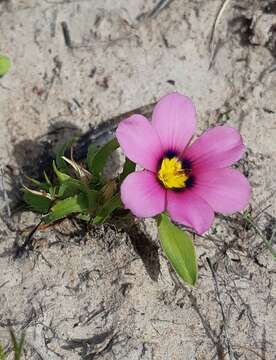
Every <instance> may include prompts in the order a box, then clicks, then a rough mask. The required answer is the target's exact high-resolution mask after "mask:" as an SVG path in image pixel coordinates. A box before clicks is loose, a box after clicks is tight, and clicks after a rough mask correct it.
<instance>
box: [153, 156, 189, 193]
mask: <svg viewBox="0 0 276 360" xmlns="http://www.w3.org/2000/svg"><path fill="white" fill-rule="evenodd" d="M188 178H189V177H188V175H187V174H186V172H185V169H183V166H182V162H181V161H180V160H179V159H178V158H177V157H176V156H174V157H173V158H171V159H169V158H164V159H163V160H162V163H161V167H160V170H159V171H158V179H159V180H160V181H161V183H162V184H163V185H164V187H165V188H167V189H182V188H184V187H185V186H186V181H187V180H188Z"/></svg>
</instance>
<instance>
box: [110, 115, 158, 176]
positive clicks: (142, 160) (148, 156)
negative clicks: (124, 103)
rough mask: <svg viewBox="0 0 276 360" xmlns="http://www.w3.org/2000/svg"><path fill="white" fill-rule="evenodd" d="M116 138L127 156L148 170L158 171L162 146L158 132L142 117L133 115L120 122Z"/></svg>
mask: <svg viewBox="0 0 276 360" xmlns="http://www.w3.org/2000/svg"><path fill="white" fill-rule="evenodd" d="M116 137H117V139H118V141H119V144H120V146H121V148H122V149H123V152H124V153H125V155H126V156H127V157H128V158H129V159H130V160H132V161H134V162H135V163H137V164H139V165H141V166H142V167H144V168H145V169H147V170H151V171H154V172H155V171H157V167H158V162H159V161H160V158H161V157H162V154H163V151H162V146H161V143H160V140H159V137H158V134H157V132H156V130H155V129H154V128H153V126H152V125H151V123H150V122H149V121H148V120H147V119H146V118H145V117H144V116H142V115H132V116H130V117H129V118H127V119H125V120H123V121H122V122H120V124H119V126H118V128H117V130H116Z"/></svg>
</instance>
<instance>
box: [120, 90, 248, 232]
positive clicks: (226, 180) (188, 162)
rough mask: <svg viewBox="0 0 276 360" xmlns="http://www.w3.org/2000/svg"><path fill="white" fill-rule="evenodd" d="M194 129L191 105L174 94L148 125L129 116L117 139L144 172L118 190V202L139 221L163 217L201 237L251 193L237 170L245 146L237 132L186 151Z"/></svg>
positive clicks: (218, 132)
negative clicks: (217, 215)
mask: <svg viewBox="0 0 276 360" xmlns="http://www.w3.org/2000/svg"><path fill="white" fill-rule="evenodd" d="M195 129H196V110H195V107H194V105H193V103H192V101H191V100H190V99H189V98H188V97H186V96H183V95H180V94H178V93H172V94H169V95H167V96H164V97H163V98H161V100H160V101H159V102H158V103H157V105H156V106H155V108H154V111H153V114H152V121H151V122H149V121H148V120H147V119H146V118H145V117H144V116H142V115H132V116H131V117H129V118H128V119H126V120H124V121H122V122H121V123H120V124H119V126H118V129H117V131H116V137H117V139H118V141H119V143H120V145H121V148H122V149H123V151H124V153H125V155H126V156H127V157H128V158H129V159H130V160H132V161H134V162H135V163H137V164H138V165H140V166H141V167H143V168H144V170H142V171H136V172H133V173H131V174H130V175H129V176H127V178H126V179H125V180H124V182H123V184H122V186H121V198H122V202H123V203H124V205H125V207H126V208H127V209H130V210H131V212H132V213H133V214H134V215H135V216H137V217H143V218H144V217H153V216H155V215H157V214H160V213H162V212H163V211H167V212H168V213H169V215H170V217H171V218H172V219H173V220H174V221H176V222H178V223H180V224H183V225H185V226H188V227H191V228H193V229H195V230H196V231H197V233H199V234H202V233H204V232H205V231H206V230H208V229H209V228H210V226H211V225H212V223H213V220H214V212H220V213H223V214H232V213H234V212H236V211H240V210H242V209H243V208H244V207H246V206H247V204H248V202H249V198H250V193H251V188H250V185H249V183H248V180H247V179H246V178H245V177H244V176H243V175H242V174H241V173H240V172H239V171H237V170H234V169H231V168H229V166H230V165H232V164H233V163H235V162H236V161H238V160H239V159H240V158H241V157H242V155H243V152H244V149H245V146H244V144H243V142H242V139H241V136H240V134H239V133H238V131H237V130H235V129H233V128H230V127H225V126H218V127H215V128H212V129H208V130H207V131H205V132H204V133H203V134H202V135H201V136H200V137H199V138H198V139H197V140H196V141H195V142H194V143H193V144H192V145H188V144H189V141H190V140H191V137H192V135H193V133H194V132H195Z"/></svg>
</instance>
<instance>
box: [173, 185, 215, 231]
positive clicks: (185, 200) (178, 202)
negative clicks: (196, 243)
mask: <svg viewBox="0 0 276 360" xmlns="http://www.w3.org/2000/svg"><path fill="white" fill-rule="evenodd" d="M167 210H168V212H169V214H170V216H171V218H172V219H173V220H174V221H176V222H178V223H180V224H183V225H186V226H188V227H191V228H193V229H195V230H196V232H197V233H198V234H203V233H204V232H205V231H206V230H208V229H209V228H210V227H211V225H212V223H213V220H214V212H213V210H212V209H211V207H210V206H209V205H208V203H207V202H206V201H205V200H203V199H202V198H201V197H200V196H198V195H197V194H195V193H194V192H193V190H184V191H183V192H173V191H168V192H167Z"/></svg>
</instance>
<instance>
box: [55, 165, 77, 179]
mask: <svg viewBox="0 0 276 360" xmlns="http://www.w3.org/2000/svg"><path fill="white" fill-rule="evenodd" d="M53 169H54V172H55V174H56V176H57V178H58V180H59V182H61V183H62V182H64V181H66V180H70V179H73V178H72V177H71V176H69V175H67V174H65V173H63V172H62V171H59V170H58V168H57V166H56V163H55V161H53Z"/></svg>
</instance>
